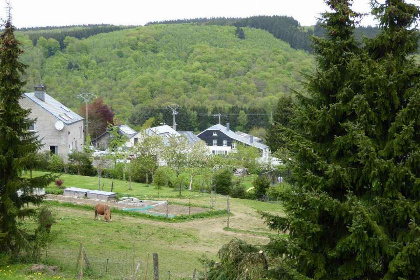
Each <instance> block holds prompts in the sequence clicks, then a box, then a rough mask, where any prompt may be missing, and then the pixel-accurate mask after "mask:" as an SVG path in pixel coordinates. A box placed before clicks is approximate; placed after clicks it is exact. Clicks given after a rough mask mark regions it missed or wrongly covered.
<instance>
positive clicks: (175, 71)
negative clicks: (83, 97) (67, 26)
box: [19, 24, 313, 122]
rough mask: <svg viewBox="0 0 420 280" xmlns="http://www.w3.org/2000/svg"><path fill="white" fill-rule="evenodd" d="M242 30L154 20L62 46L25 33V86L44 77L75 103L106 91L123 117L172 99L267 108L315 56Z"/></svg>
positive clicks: (52, 90) (53, 91) (295, 84)
mask: <svg viewBox="0 0 420 280" xmlns="http://www.w3.org/2000/svg"><path fill="white" fill-rule="evenodd" d="M236 29H237V28H236V27H234V26H216V25H212V26H210V25H192V24H177V25H151V26H146V27H137V28H133V29H125V30H120V31H114V32H110V33H102V34H97V35H95V36H91V37H89V38H86V39H77V38H74V37H66V38H65V39H64V40H63V48H61V47H60V44H59V43H58V41H57V40H55V39H53V38H49V39H45V38H43V37H40V38H39V39H38V40H37V44H36V45H34V44H33V41H32V40H31V38H30V37H29V35H28V32H29V31H26V32H25V34H23V33H20V37H19V39H20V41H21V43H22V45H23V48H24V50H25V53H24V55H23V56H22V61H23V62H24V63H26V64H28V65H29V69H28V70H27V74H26V77H25V78H26V79H27V81H28V82H27V85H26V90H27V91H32V90H33V85H35V84H38V83H40V82H42V83H44V84H45V85H46V86H47V91H48V93H49V94H50V95H52V96H54V97H55V98H57V99H58V100H60V101H61V102H63V103H64V104H66V105H67V106H69V107H72V108H79V106H80V104H81V101H80V100H78V99H77V98H76V95H77V94H79V93H81V92H82V91H89V92H91V93H93V94H96V95H97V96H102V97H103V98H104V101H105V102H106V103H107V104H109V105H111V106H112V108H113V110H114V112H115V114H116V116H117V117H118V118H119V119H120V120H121V121H123V122H124V121H126V120H127V119H128V118H129V117H130V115H132V114H133V113H135V112H136V111H138V110H142V108H144V107H148V108H161V107H162V106H164V105H166V104H173V103H177V104H178V105H181V106H185V107H187V108H192V107H195V106H203V105H204V106H206V107H207V108H209V111H210V110H211V108H214V107H216V106H217V107H224V108H226V107H231V106H235V105H236V106H244V107H255V108H263V109H265V110H266V111H267V112H268V111H269V110H270V109H271V108H272V107H273V106H274V104H275V103H276V100H277V99H278V97H279V96H282V95H285V94H286V95H287V94H290V93H291V91H292V90H300V89H301V88H302V85H301V83H300V81H301V80H302V73H309V72H310V71H311V70H312V67H313V66H312V65H313V58H312V56H311V55H310V54H308V53H307V52H304V51H299V50H294V49H292V48H290V46H289V45H288V44H287V43H284V42H282V41H280V40H278V39H276V38H275V37H274V36H273V35H271V34H270V33H268V32H266V31H263V30H260V29H253V28H247V27H244V28H243V31H244V35H245V39H240V38H238V35H237V34H236ZM57 44H58V46H57ZM54 46H55V47H54Z"/></svg>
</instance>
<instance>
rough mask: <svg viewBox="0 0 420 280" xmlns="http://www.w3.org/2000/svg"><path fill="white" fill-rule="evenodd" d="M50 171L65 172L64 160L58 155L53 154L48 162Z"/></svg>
mask: <svg viewBox="0 0 420 280" xmlns="http://www.w3.org/2000/svg"><path fill="white" fill-rule="evenodd" d="M48 171H51V172H63V171H64V162H63V160H62V159H61V158H60V157H59V156H58V155H52V156H51V157H50V160H49V162H48Z"/></svg>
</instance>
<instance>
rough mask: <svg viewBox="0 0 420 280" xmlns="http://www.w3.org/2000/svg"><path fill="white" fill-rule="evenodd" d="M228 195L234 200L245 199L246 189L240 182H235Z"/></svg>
mask: <svg viewBox="0 0 420 280" xmlns="http://www.w3.org/2000/svg"><path fill="white" fill-rule="evenodd" d="M230 195H231V196H232V197H234V198H245V197H246V188H245V186H244V185H242V184H241V182H239V181H238V182H236V183H235V184H234V185H233V187H232V191H231V193H230Z"/></svg>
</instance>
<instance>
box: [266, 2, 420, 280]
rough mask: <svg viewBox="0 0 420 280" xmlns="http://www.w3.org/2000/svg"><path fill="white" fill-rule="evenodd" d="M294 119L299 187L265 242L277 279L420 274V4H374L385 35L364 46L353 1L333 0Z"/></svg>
mask: <svg viewBox="0 0 420 280" xmlns="http://www.w3.org/2000/svg"><path fill="white" fill-rule="evenodd" d="M326 3H327V4H328V5H329V7H330V8H331V10H332V12H330V13H325V14H324V16H323V25H324V27H325V29H326V35H325V37H324V38H315V39H314V50H315V55H316V59H317V62H318V68H317V71H316V72H315V74H314V75H313V76H312V77H309V81H308V91H309V97H305V96H303V95H302V96H299V102H298V103H299V104H298V109H297V110H296V111H295V114H296V127H294V129H293V130H291V129H287V128H284V131H285V134H286V135H287V142H286V146H287V148H288V154H287V155H286V156H285V158H284V161H285V162H287V164H288V166H289V168H290V169H291V170H292V174H293V175H292V176H293V183H294V188H293V189H292V190H290V191H286V192H285V193H284V194H283V195H282V199H283V201H284V205H285V209H286V214H287V215H286V216H285V217H277V216H271V215H269V214H265V217H266V218H267V221H268V224H269V225H270V226H271V227H272V228H273V229H279V230H282V231H284V232H288V233H289V234H288V237H287V238H282V237H278V238H275V239H272V240H271V242H270V244H269V245H268V246H267V250H268V251H269V252H270V255H271V257H274V258H276V257H277V258H279V259H280V261H279V262H278V263H279V265H276V267H274V269H272V270H271V276H272V277H273V278H276V279H395V280H397V279H399V280H401V279H407V280H408V279H420V261H419V260H420V227H419V224H418V222H419V220H420V208H419V201H420V178H419V175H420V169H419V168H418V166H419V164H420V118H419V116H420V67H419V65H418V64H416V63H415V62H414V60H413V59H412V58H411V57H410V55H411V54H413V53H414V52H415V51H416V49H417V42H418V38H419V35H418V31H417V30H416V29H415V28H413V27H414V24H415V23H416V21H417V20H418V18H419V8H418V7H416V6H415V5H412V4H407V3H405V2H404V1H403V0H386V1H385V3H384V4H378V3H375V4H374V9H373V13H374V14H375V15H376V16H377V17H378V19H379V21H380V26H381V33H380V34H379V35H378V36H377V37H376V38H373V39H365V42H364V45H363V46H359V45H358V44H357V43H356V41H355V39H354V35H353V31H354V26H355V20H356V19H357V18H358V15H357V14H356V13H355V12H353V11H352V9H351V1H348V0H328V1H326Z"/></svg>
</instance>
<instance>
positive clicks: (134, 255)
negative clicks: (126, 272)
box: [132, 242, 136, 275]
mask: <svg viewBox="0 0 420 280" xmlns="http://www.w3.org/2000/svg"><path fill="white" fill-rule="evenodd" d="M135 257H136V254H135V251H134V242H133V260H132V261H133V263H132V269H133V270H132V271H133V275H134V273H135V272H134V271H135V270H134V265H135V264H134V259H135Z"/></svg>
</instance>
